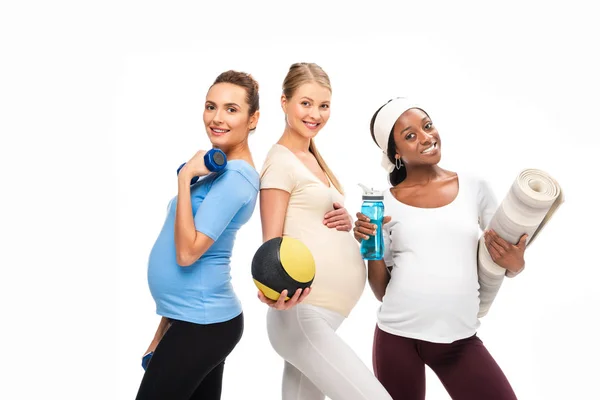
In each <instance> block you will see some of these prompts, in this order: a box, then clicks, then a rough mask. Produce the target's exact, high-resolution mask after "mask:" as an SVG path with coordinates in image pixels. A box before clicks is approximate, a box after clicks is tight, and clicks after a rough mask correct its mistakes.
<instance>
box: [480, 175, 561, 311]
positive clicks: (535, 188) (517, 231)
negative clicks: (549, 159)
mask: <svg viewBox="0 0 600 400" xmlns="http://www.w3.org/2000/svg"><path fill="white" fill-rule="evenodd" d="M563 201H564V199H563V193H562V190H561V188H560V186H559V184H558V182H556V180H554V178H552V177H551V176H550V175H548V174H547V173H546V172H544V171H540V170H539V169H525V170H523V171H521V173H520V174H519V175H518V176H517V179H516V180H515V181H514V183H513V184H512V186H511V188H510V190H509V191H508V194H507V195H506V197H505V198H504V200H502V203H500V206H499V207H498V209H497V210H496V212H495V213H494V215H493V217H492V219H491V220H490V223H489V225H488V226H487V228H486V229H493V230H494V231H495V232H496V233H497V234H498V235H499V236H500V237H501V238H502V239H504V240H506V241H507V242H509V243H513V244H516V243H518V241H519V239H520V238H521V236H523V235H524V234H527V235H528V238H527V242H526V245H527V246H530V245H531V243H532V242H533V240H534V239H535V238H536V237H537V236H538V235H539V233H540V232H541V231H542V229H543V228H544V226H545V225H546V224H547V223H548V221H549V220H550V218H552V215H553V214H554V212H555V211H556V209H557V208H558V207H559V206H560V205H561V204H562V203H563ZM519 272H520V271H519ZM477 274H478V277H479V313H478V315H477V316H478V317H480V318H481V317H483V316H485V315H486V314H487V313H488V311H489V309H490V306H491V305H492V303H493V301H494V299H495V298H496V295H497V294H498V291H499V290H500V286H501V285H502V281H503V280H504V276H505V275H506V276H508V277H509V278H510V277H513V276H516V275H517V274H518V272H517V273H512V272H510V271H508V270H506V269H504V268H502V267H500V266H499V265H497V264H496V263H494V261H492V257H491V256H490V253H489V252H488V250H487V247H486V246H485V239H484V237H483V235H482V236H481V238H480V239H479V246H478V250H477Z"/></svg>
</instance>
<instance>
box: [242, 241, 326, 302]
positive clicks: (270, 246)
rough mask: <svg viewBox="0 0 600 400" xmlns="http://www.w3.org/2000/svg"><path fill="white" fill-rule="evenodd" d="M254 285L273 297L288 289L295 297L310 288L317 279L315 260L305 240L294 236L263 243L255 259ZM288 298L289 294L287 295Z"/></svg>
mask: <svg viewBox="0 0 600 400" xmlns="http://www.w3.org/2000/svg"><path fill="white" fill-rule="evenodd" d="M252 278H254V284H255V285H256V287H258V289H259V290H260V291H261V292H263V294H264V295H265V296H266V297H268V298H269V299H271V300H277V299H279V294H280V293H281V292H283V291H284V290H285V289H287V291H288V294H289V295H290V296H292V295H293V294H294V293H295V292H296V290H298V288H302V289H304V288H307V287H310V285H312V282H313V279H314V278H315V260H314V258H313V256H312V254H311V253H310V250H309V249H308V247H306V245H305V244H304V243H302V242H301V241H299V240H298V239H294V238H291V237H287V236H284V237H276V238H273V239H270V240H267V241H266V242H264V243H263V244H262V245H261V246H260V247H259V248H258V250H257V251H256V253H255V254H254V257H253V258H252ZM288 298H289V297H288Z"/></svg>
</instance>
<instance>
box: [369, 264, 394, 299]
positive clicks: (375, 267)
mask: <svg viewBox="0 0 600 400" xmlns="http://www.w3.org/2000/svg"><path fill="white" fill-rule="evenodd" d="M368 266H369V267H368V268H369V269H368V277H369V286H371V290H372V291H373V294H374V295H375V298H377V300H379V301H383V296H384V295H385V290H386V289H387V285H388V283H390V273H389V271H388V268H387V266H386V265H385V262H384V261H383V260H369V262H368Z"/></svg>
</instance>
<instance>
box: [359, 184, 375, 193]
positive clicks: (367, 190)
mask: <svg viewBox="0 0 600 400" xmlns="http://www.w3.org/2000/svg"><path fill="white" fill-rule="evenodd" d="M358 186H360V187H361V188H362V190H363V193H364V194H369V193H373V188H368V187H367V186H365V185H363V184H362V183H359V184H358Z"/></svg>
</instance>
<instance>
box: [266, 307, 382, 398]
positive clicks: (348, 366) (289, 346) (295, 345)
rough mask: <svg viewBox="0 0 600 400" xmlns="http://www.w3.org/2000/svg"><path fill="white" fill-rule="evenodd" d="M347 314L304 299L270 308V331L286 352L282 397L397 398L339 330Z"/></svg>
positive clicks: (277, 346)
mask: <svg viewBox="0 0 600 400" xmlns="http://www.w3.org/2000/svg"><path fill="white" fill-rule="evenodd" d="M343 321H344V317H343V316H342V315H340V314H338V313H336V312H334V311H330V310H327V309H325V308H321V307H316V306H312V305H309V304H299V305H297V306H295V307H292V308H291V309H289V310H286V311H278V310H275V309H272V308H271V309H269V311H268V313H267V331H268V333H269V340H270V341H271V345H272V346H273V348H274V349H275V351H276V352H277V353H278V354H279V355H280V356H281V357H283V358H284V360H285V367H284V370H283V385H282V386H283V387H282V400H324V399H325V396H326V395H327V396H328V397H329V398H330V399H332V400H392V397H391V396H390V395H389V394H388V392H387V391H386V390H385V389H384V387H383V386H382V385H381V383H379V381H378V380H377V378H375V376H374V375H373V373H372V372H371V371H370V370H369V369H368V368H367V366H366V365H365V364H364V363H363V362H362V361H361V360H360V358H358V356H357V355H356V354H355V353H354V351H352V349H351V348H350V347H349V346H348V345H347V344H346V343H344V342H343V341H342V339H341V338H340V337H339V336H338V335H337V334H336V333H335V331H336V330H337V328H338V327H339V326H340V325H341V324H342V322H343Z"/></svg>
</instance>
